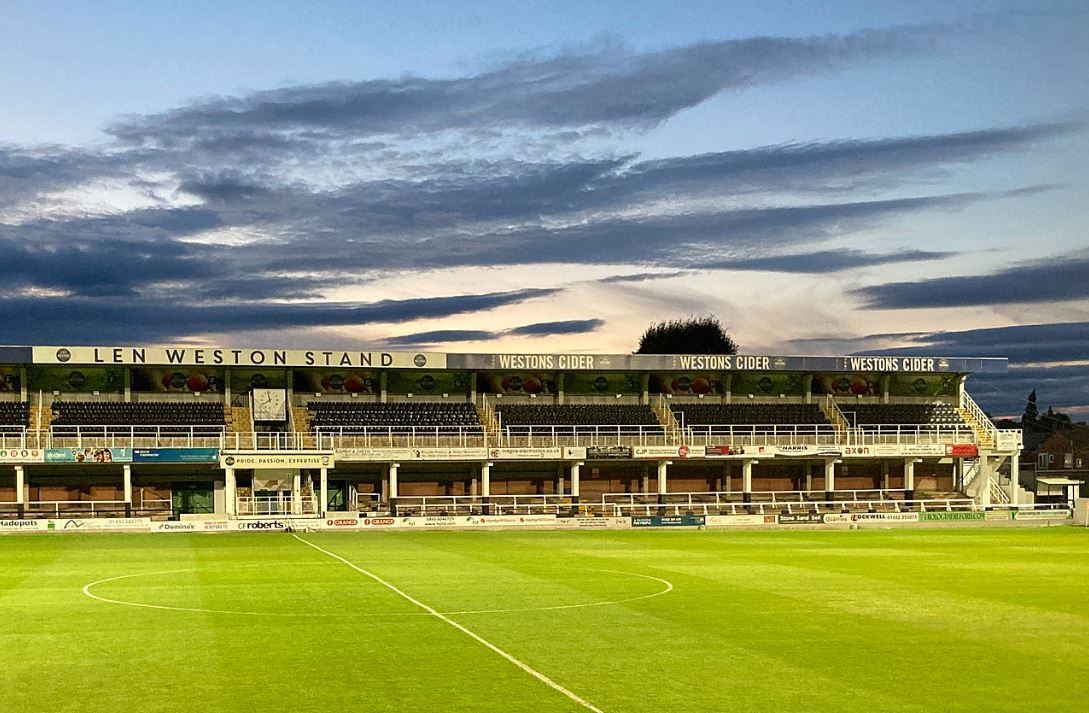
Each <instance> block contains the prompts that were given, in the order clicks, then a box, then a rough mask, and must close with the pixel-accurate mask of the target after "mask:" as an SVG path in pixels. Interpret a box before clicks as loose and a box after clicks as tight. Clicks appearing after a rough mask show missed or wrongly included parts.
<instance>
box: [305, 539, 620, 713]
mask: <svg viewBox="0 0 1089 713" xmlns="http://www.w3.org/2000/svg"><path fill="white" fill-rule="evenodd" d="M291 536H292V537H294V538H295V539H296V540H298V541H299V542H301V543H303V544H304V545H306V546H307V547H312V548H313V549H315V550H317V551H318V552H321V553H322V554H324V555H326V556H328V557H332V558H333V559H335V560H337V561H339V562H343V563H344V564H346V565H348V566H349V567H351V568H352V569H354V570H355V571H356V572H359V573H360V574H363V575H366V576H367V577H370V578H371V579H373V580H374V581H376V582H378V583H379V584H381V585H382V586H383V587H385V588H386V589H389V590H390V591H391V592H394V593H395V594H397V595H399V596H400V597H402V598H404V599H405V600H406V601H408V602H410V603H412V604H415V605H416V606H418V607H419V608H421V609H423V610H424V611H426V612H427V613H429V614H431V615H432V616H434V617H435V618H436V619H438V620H439V621H442V622H444V623H446V624H449V625H450V626H452V627H454V628H455V629H457V630H458V631H460V632H461V633H463V634H465V635H466V636H468V637H469V638H470V639H472V640H473V641H476V642H477V643H479V644H480V645H482V646H484V647H485V648H487V649H488V650H490V651H492V652H494V653H496V654H498V655H499V656H501V657H503V658H504V659H506V660H507V661H509V662H510V663H512V664H514V665H515V666H517V667H518V668H520V669H521V670H522V671H524V672H526V673H528V674H529V675H530V676H533V677H534V678H536V679H537V680H538V681H540V682H541V683H543V684H545V685H546V686H548V687H549V688H551V689H553V690H554V691H558V692H559V693H562V694H563V695H564V696H567V697H568V698H569V699H571V700H572V701H574V702H575V703H578V704H579V705H580V706H582V707H583V708H585V709H587V710H590V711H593V712H594V713H605V712H604V711H603V710H601V709H600V708H598V707H597V706H595V705H594V704H593V703H590V702H589V701H587V700H586V699H584V698H582V697H581V696H579V695H578V694H577V693H575V692H574V691H571V690H569V689H567V688H564V687H563V686H561V685H560V684H558V683H556V682H555V681H553V680H552V679H551V678H549V677H548V676H546V675H544V674H543V673H541V672H540V671H538V670H537V669H535V668H533V667H531V666H530V665H529V664H527V663H524V662H523V661H521V660H520V659H517V658H515V657H514V656H512V655H511V654H508V653H507V652H506V651H504V650H503V649H501V648H499V647H498V646H496V645H495V644H493V643H492V642H490V641H488V640H487V639H485V638H484V637H483V636H481V635H480V634H477V633H475V632H474V631H472V630H471V629H469V628H467V627H466V626H464V625H463V624H459V623H458V622H456V621H454V620H453V619H451V618H450V617H448V616H446V615H445V614H443V613H442V612H440V611H438V610H436V609H434V608H432V607H430V606H428V605H427V604H424V603H423V602H421V601H420V600H419V599H416V598H415V597H413V596H412V595H411V594H408V593H407V592H404V591H402V590H401V589H398V588H397V586H396V585H394V584H391V583H390V582H387V581H386V580H384V579H382V578H381V577H379V576H378V575H377V574H374V573H373V572H370V571H368V570H365V569H363V568H362V567H360V566H359V565H357V564H355V563H354V562H351V561H349V560H346V559H344V558H343V557H341V556H340V555H338V554H336V553H335V552H330V551H329V550H327V549H325V548H323V547H319V546H318V545H315V544H314V543H313V542H310V541H309V540H305V539H303V538H301V537H299V536H298V535H297V534H295V533H294V532H293V533H291Z"/></svg>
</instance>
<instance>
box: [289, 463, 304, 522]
mask: <svg viewBox="0 0 1089 713" xmlns="http://www.w3.org/2000/svg"><path fill="white" fill-rule="evenodd" d="M291 514H292V515H302V472H301V471H298V470H297V471H295V475H294V476H292V478H291Z"/></svg>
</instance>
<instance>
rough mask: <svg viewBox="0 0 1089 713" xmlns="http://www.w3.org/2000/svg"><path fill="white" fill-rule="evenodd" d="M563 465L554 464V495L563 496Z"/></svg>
mask: <svg viewBox="0 0 1089 713" xmlns="http://www.w3.org/2000/svg"><path fill="white" fill-rule="evenodd" d="M566 472H567V471H566V469H565V468H564V465H563V463H557V464H556V495H563V494H564V492H563V476H564V473H566Z"/></svg>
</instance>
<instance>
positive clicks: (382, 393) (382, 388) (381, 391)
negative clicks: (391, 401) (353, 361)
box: [378, 371, 387, 403]
mask: <svg viewBox="0 0 1089 713" xmlns="http://www.w3.org/2000/svg"><path fill="white" fill-rule="evenodd" d="M386 378H387V377H386V372H385V371H380V372H378V400H379V401H380V402H381V403H386Z"/></svg>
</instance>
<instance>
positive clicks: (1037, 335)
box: [0, 0, 1089, 419]
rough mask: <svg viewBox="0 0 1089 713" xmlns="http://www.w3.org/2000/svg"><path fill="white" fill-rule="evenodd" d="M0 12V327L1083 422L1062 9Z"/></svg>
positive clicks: (1078, 181)
mask: <svg viewBox="0 0 1089 713" xmlns="http://www.w3.org/2000/svg"><path fill="white" fill-rule="evenodd" d="M512 5H515V6H518V5H523V4H520V3H513V4H512V3H508V2H484V1H473V0H469V1H463V2H457V3H450V2H435V3H427V2H417V3H409V2H405V3H384V4H377V3H369V2H358V1H357V2H324V3H322V2H315V3H277V2H267V1H265V2H208V3H198V2H193V3H170V4H168V3H157V2H151V3H149V2H110V1H104V2H96V3H84V2H52V3H37V2H6V1H3V0H0V18H3V21H2V22H0V67H3V71H2V72H0V254H2V255H3V256H4V257H3V259H2V260H0V284H3V285H4V286H5V289H4V290H3V291H2V293H0V324H3V325H4V326H3V327H2V328H0V342H3V343H7V344H57V345H77V344H103V345H112V344H164V343H168V344H220V345H230V346H238V347H281V348H300V347H313V348H333V349H336V348H364V347H366V348H386V349H397V350H402V349H416V348H421V349H424V348H426V349H431V350H435V351H449V352H508V351H517V352H523V351H532V352H597V353H625V352H630V351H632V350H634V349H635V347H636V344H637V342H638V337H639V335H640V334H641V333H642V332H643V330H644V329H645V328H646V327H647V326H649V325H650V324H651V323H653V322H657V321H661V320H667V319H674V318H683V317H686V316H689V315H692V316H703V315H714V316H716V317H718V318H719V319H720V321H721V322H722V323H723V325H725V326H726V327H727V328H728V330H729V331H730V333H731V335H732V336H733V337H734V339H735V340H736V341H737V342H738V343H739V344H740V346H741V350H742V351H743V352H747V353H764V354H837V355H838V354H853V353H879V354H898V353H904V354H914V353H927V354H938V355H943V356H1006V357H1009V359H1010V367H1011V368H1010V372H1009V374H1007V375H1004V376H989V377H987V378H983V377H973V378H972V379H971V380H970V381H969V391H970V392H971V393H972V394H973V395H974V396H975V397H976V398H977V400H978V401H980V402H981V404H982V405H983V406H984V407H985V408H987V409H988V410H989V411H990V412H991V413H992V414H994V415H996V416H997V415H1015V416H1016V415H1019V414H1020V413H1021V412H1022V411H1023V409H1024V405H1025V399H1026V396H1027V395H1028V393H1029V391H1031V390H1033V389H1036V390H1037V393H1038V398H1039V404H1040V406H1041V410H1046V408H1047V407H1048V406H1053V407H1054V408H1055V409H1057V410H1062V411H1066V412H1068V413H1070V414H1071V415H1073V416H1075V417H1076V418H1077V419H1084V418H1086V417H1089V232H1087V230H1089V72H1086V70H1085V67H1086V66H1087V65H1089V44H1087V43H1086V42H1085V39H1084V38H1085V35H1086V31H1087V30H1089V5H1086V4H1085V3H1084V2H1081V1H1080V0H1076V1H1071V2H1012V1H1011V2H994V3H980V2H956V1H950V0H945V1H943V2H936V1H935V2H929V1H919V2H902V1H900V2H853V3H852V2H841V1H837V0H830V1H825V2H820V3H786V2H768V3H762V2H726V1H723V0H716V1H709V2H700V1H697V2H689V3H675V2H636V1H632V0H628V1H625V2H595V3H584V2H537V3H532V4H529V3H527V4H524V5H525V7H511V6H512Z"/></svg>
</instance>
